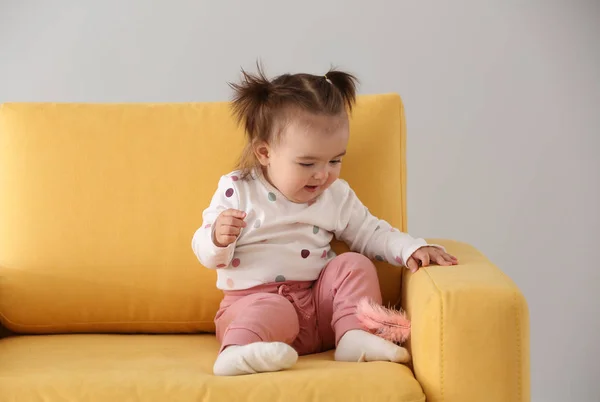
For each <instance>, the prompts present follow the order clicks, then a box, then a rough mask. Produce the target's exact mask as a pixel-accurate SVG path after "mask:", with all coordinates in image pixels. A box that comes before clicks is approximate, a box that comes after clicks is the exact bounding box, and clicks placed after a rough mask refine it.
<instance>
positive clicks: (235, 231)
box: [220, 225, 242, 237]
mask: <svg viewBox="0 0 600 402" xmlns="http://www.w3.org/2000/svg"><path fill="white" fill-rule="evenodd" d="M241 231H242V229H241V228H240V227H239V226H232V225H221V230H220V232H221V234H223V235H233V236H236V237H237V236H238V235H239V234H240V232H241Z"/></svg>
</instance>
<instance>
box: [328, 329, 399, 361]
mask: <svg viewBox="0 0 600 402" xmlns="http://www.w3.org/2000/svg"><path fill="white" fill-rule="evenodd" d="M335 360H338V361H344V362H364V361H367V362H373V361H388V362H394V363H408V361H409V360H410V355H409V353H408V350H406V349H405V348H403V347H401V346H398V345H396V344H395V343H392V342H390V341H387V340H385V339H383V338H380V337H378V336H377V335H373V334H371V333H369V332H366V331H362V330H360V329H353V330H351V331H348V332H346V333H345V334H344V335H343V336H342V338H341V339H340V341H339V342H338V345H337V349H336V350H335Z"/></svg>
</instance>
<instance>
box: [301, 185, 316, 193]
mask: <svg viewBox="0 0 600 402" xmlns="http://www.w3.org/2000/svg"><path fill="white" fill-rule="evenodd" d="M304 188H305V189H306V191H311V192H312V191H316V190H317V188H319V186H304Z"/></svg>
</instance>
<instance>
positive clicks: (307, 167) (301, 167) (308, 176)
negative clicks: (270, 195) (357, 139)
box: [259, 113, 349, 203]
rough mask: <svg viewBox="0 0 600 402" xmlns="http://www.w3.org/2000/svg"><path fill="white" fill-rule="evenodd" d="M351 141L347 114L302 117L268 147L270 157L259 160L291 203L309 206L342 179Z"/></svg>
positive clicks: (300, 115)
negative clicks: (347, 149) (307, 204)
mask: <svg viewBox="0 0 600 402" xmlns="http://www.w3.org/2000/svg"><path fill="white" fill-rule="evenodd" d="M348 137H349V123H348V116H347V114H346V113H342V114H340V115H338V116H320V115H312V114H307V113H301V114H299V115H298V116H297V117H296V118H294V119H291V121H289V122H288V124H287V125H286V126H285V127H284V128H283V130H282V132H281V134H280V137H279V139H278V141H277V143H274V144H273V145H266V148H267V152H268V155H267V156H266V157H265V155H264V154H263V156H262V157H261V156H260V155H259V159H260V161H261V163H262V164H263V170H264V171H265V174H266V176H267V179H268V180H269V181H270V183H271V184H272V185H273V186H275V187H276V188H277V189H278V190H279V191H280V192H281V193H282V194H283V195H284V196H285V197H286V198H287V199H288V200H290V201H292V202H297V203H307V202H310V201H312V200H314V199H315V198H317V197H318V196H319V195H321V194H322V193H323V191H325V190H326V189H327V188H328V187H329V186H330V185H331V184H332V183H333V182H334V181H335V180H337V178H338V177H339V176H340V170H341V162H342V157H343V156H344V155H345V153H346V146H347V144H348Z"/></svg>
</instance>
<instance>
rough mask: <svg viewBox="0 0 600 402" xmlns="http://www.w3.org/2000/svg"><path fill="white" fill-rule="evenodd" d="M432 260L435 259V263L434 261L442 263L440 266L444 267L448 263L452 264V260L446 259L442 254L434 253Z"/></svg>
mask: <svg viewBox="0 0 600 402" xmlns="http://www.w3.org/2000/svg"><path fill="white" fill-rule="evenodd" d="M434 260H435V263H436V264H437V265H442V266H446V267H447V266H448V265H452V261H447V260H446V259H445V258H444V255H443V254H436V256H435V259H434Z"/></svg>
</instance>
